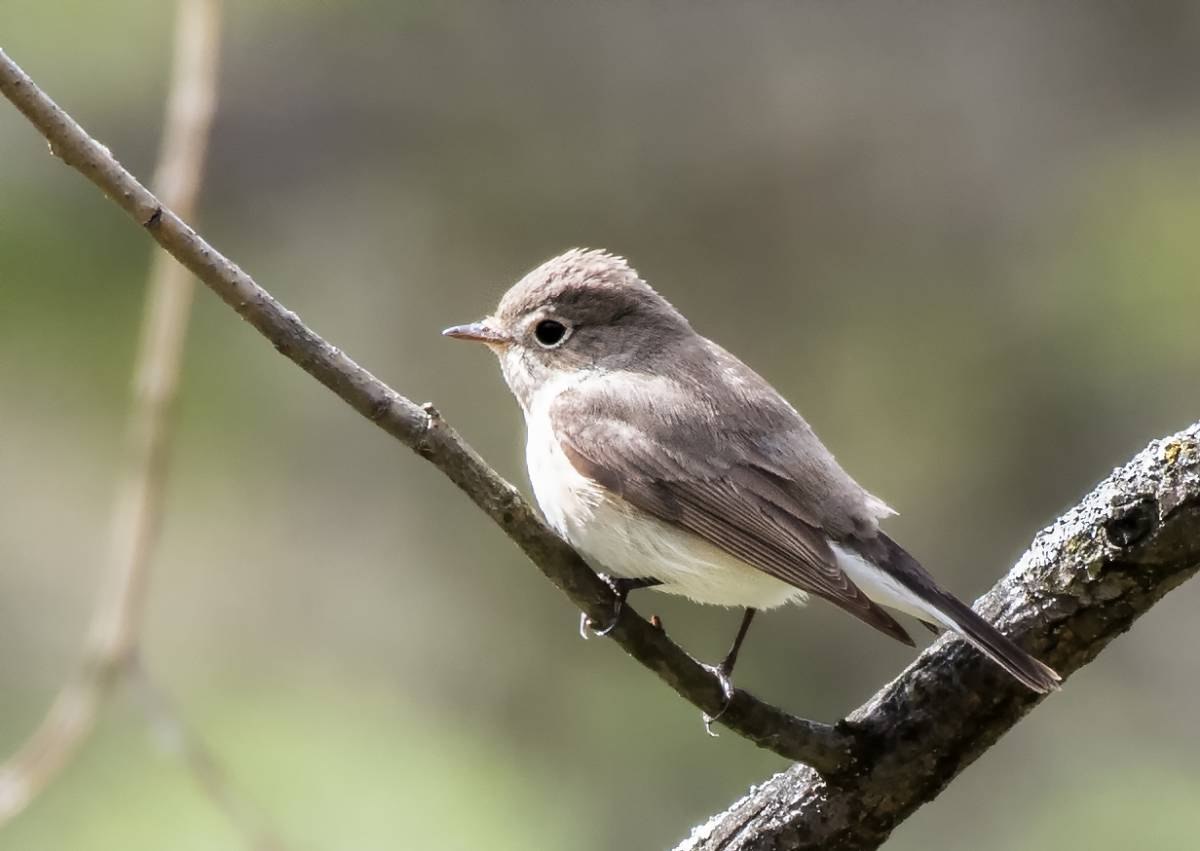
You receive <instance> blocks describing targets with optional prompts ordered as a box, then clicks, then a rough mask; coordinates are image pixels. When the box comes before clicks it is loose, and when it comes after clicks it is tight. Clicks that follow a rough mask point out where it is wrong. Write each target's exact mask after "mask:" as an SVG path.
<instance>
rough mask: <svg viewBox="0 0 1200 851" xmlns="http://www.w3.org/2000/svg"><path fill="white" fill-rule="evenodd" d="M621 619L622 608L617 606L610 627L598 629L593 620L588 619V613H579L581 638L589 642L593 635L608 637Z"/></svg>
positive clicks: (609, 623)
mask: <svg viewBox="0 0 1200 851" xmlns="http://www.w3.org/2000/svg"><path fill="white" fill-rule="evenodd" d="M620 617H621V607H620V605H618V606H617V610H616V612H614V613H613V616H612V620H611V621H609V622H608V626H606V627H603V628H602V629H596V627H595V625H594V624H592V619H591V618H589V617H588V614H587V612H580V613H579V637H580V638H582V639H583V640H584V641H587V640H588V639H589V638H591V637H592V636H593V635H595V636H598V637H600V638H603V637H604V636H606V635H608V634H609V633H610V632H612V631H613V629H614V628H615V627H616V625H617V620H618V619H619V618H620Z"/></svg>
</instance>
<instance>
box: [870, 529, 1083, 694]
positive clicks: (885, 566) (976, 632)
mask: <svg viewBox="0 0 1200 851" xmlns="http://www.w3.org/2000/svg"><path fill="white" fill-rule="evenodd" d="M875 541H876V542H877V546H879V545H881V546H880V549H879V550H878V551H876V552H875V553H872V555H874V556H875V557H876V558H875V559H874V564H873V567H875V569H876V570H879V571H881V572H882V573H884V574H886V576H887V577H888V579H887V580H885V581H884V582H883V583H882V587H881V590H883V591H884V592H885V593H888V594H890V596H892V597H893V598H894V600H893V601H889V600H886V599H879V600H878V601H879V602H882V603H883V604H884V605H892V606H894V607H896V608H900V609H901V610H903V611H907V612H909V613H910V614H913V615H916V616H917V617H918V618H920V619H921V620H923V621H926V622H934V623H936V624H937V625H939V626H943V627H945V628H946V629H949V630H950V631H951V632H955V633H957V634H959V635H961V636H962V637H963V638H965V639H966V640H967V641H969V642H970V643H971V644H973V645H975V647H977V648H979V650H980V651H982V652H983V653H984V654H985V655H986V656H987V657H988V658H989V659H992V660H993V661H994V662H995V663H996V664H998V665H999V666H1000V667H1002V668H1004V670H1006V671H1008V672H1009V673H1010V674H1012V675H1013V676H1014V677H1015V678H1016V679H1017V680H1019V681H1020V682H1021V683H1023V684H1024V685H1026V686H1027V687H1029V688H1031V689H1033V690H1034V691H1036V692H1038V693H1039V694H1046V693H1048V692H1052V691H1055V690H1057V689H1058V687H1059V685H1060V684H1061V683H1062V677H1060V676H1059V675H1058V674H1057V673H1056V672H1055V671H1054V669H1053V668H1051V667H1049V666H1048V665H1044V664H1042V663H1041V662H1039V661H1038V660H1037V659H1034V658H1033V657H1032V656H1030V655H1029V654H1028V653H1026V652H1025V651H1024V650H1022V649H1021V648H1020V647H1018V646H1017V645H1016V643H1015V642H1013V640H1012V639H1010V638H1008V637H1007V636H1005V635H1003V634H1002V633H1001V632H1000V631H999V630H997V629H996V628H995V627H994V626H992V625H991V624H990V623H988V622H987V621H986V620H984V619H983V618H982V617H981V616H980V615H979V614H978V613H976V611H975V610H974V609H972V608H971V607H970V606H968V605H967V604H966V603H964V602H962V601H961V600H959V599H958V598H957V597H955V596H953V595H952V594H949V593H947V592H946V591H943V590H942V589H941V588H939V587H938V585H937V583H936V582H934V580H933V577H931V576H930V575H929V574H928V573H927V572H926V571H925V569H924V568H923V567H921V565H920V563H919V562H918V561H917V560H916V559H914V558H913V557H912V556H911V555H909V554H908V552H906V551H905V550H904V548H903V547H901V546H900V545H899V544H897V543H896V542H895V541H893V540H892V539H891V538H889V537H888V536H887V535H885V534H883V533H882V532H881V533H879V535H878V536H877V538H876V539H875ZM856 581H859V580H858V579H856ZM860 584H861V582H860ZM863 590H866V591H867V593H868V595H869V596H873V595H871V592H870V590H868V588H866V587H864V589H863Z"/></svg>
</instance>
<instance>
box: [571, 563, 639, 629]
mask: <svg viewBox="0 0 1200 851" xmlns="http://www.w3.org/2000/svg"><path fill="white" fill-rule="evenodd" d="M596 575H597V576H599V577H600V578H601V579H602V580H604V584H605V585H607V586H608V587H609V588H611V589H612V592H613V594H614V595H615V596H616V598H617V602H616V605H615V606H613V613H612V619H611V620H610V621H609V622H608V626H606V627H603V628H601V629H596V625H595V624H593V623H592V619H591V618H590V617H588V614H587V612H580V613H579V636H580V638H582V639H583V640H584V641H587V640H588V639H589V638H591V637H592V636H593V635H595V636H599V637H600V638H603V637H604V636H606V635H608V634H609V633H610V632H612V631H613V629H615V628H616V626H617V621H619V620H620V619H621V609H623V608H624V607H625V594H626V593H628V592H622V590H621V589H620V588H619V587H618V586H617V583H616V582H614V581H613V579H612V577H610V576H609V575H608V574H606V573H598V574H596Z"/></svg>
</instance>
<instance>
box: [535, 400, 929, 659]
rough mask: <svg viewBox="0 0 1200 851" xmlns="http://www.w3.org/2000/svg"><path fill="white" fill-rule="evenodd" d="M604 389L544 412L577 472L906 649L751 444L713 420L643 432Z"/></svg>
mask: <svg viewBox="0 0 1200 851" xmlns="http://www.w3.org/2000/svg"><path fill="white" fill-rule="evenodd" d="M611 387H612V385H608V386H607V387H606V386H605V384H603V383H597V384H596V385H595V386H593V387H590V388H589V387H587V386H586V385H584V386H582V387H577V388H576V389H574V390H570V391H567V392H564V393H562V394H561V395H560V396H559V397H558V399H556V400H555V402H554V403H553V405H552V406H551V408H550V416H551V418H552V425H553V430H554V434H555V435H556V436H557V437H558V440H559V443H560V445H561V447H562V449H563V452H564V454H565V455H566V456H567V458H568V459H569V460H570V462H571V464H572V466H574V467H575V469H576V470H577V471H578V472H579V473H580V474H582V475H584V476H587V477H588V478H590V479H592V480H594V481H596V482H598V483H599V484H601V485H602V486H604V487H605V488H607V489H608V490H610V491H612V492H613V493H615V494H617V495H618V496H620V497H621V498H623V499H625V500H626V501H627V502H629V503H631V504H632V505H634V506H635V507H637V508H639V509H641V510H642V511H646V512H648V513H649V514H651V515H653V516H654V517H656V518H658V519H659V520H662V521H664V522H666V523H670V524H672V525H674V526H676V527H679V528H682V529H684V530H686V531H688V532H691V533H693V534H695V535H698V536H699V537H701V538H703V539H704V540H706V541H708V542H709V543H711V544H713V545H715V546H717V547H719V548H721V549H722V550H724V551H726V552H728V553H730V554H732V555H733V556H735V557H737V558H738V559H740V560H741V561H743V562H745V563H747V564H749V565H752V566H753V567H756V568H758V569H759V570H762V571H764V572H765V573H768V574H770V575H771V576H774V577H775V578H777V579H780V580H782V581H784V582H787V583H788V584H790V585H794V586H795V587H797V588H800V589H801V590H804V591H807V592H809V593H813V594H817V595H819V596H821V597H823V598H825V599H826V600H829V601H830V602H832V603H834V604H836V605H837V606H840V607H841V608H843V609H845V610H846V611H848V612H850V613H851V614H853V615H855V616H856V617H858V618H860V619H862V620H863V621H865V622H866V623H868V624H870V625H871V626H873V627H875V628H876V629H878V630H880V631H881V632H884V633H886V634H887V635H890V636H892V637H893V638H895V639H897V640H899V641H902V642H904V643H906V644H912V643H913V642H912V639H911V637H910V636H909V635H908V633H907V632H905V631H904V629H903V627H901V626H900V625H899V624H898V623H897V622H896V621H895V619H894V618H892V616H891V615H889V614H888V613H887V612H885V611H884V610H883V609H881V608H880V607H879V606H878V605H876V604H875V603H873V602H872V601H871V600H870V599H868V598H867V596H866V595H865V594H864V593H863V592H862V591H861V590H860V589H859V588H858V587H857V586H856V585H855V584H854V583H853V582H852V581H851V580H850V578H849V577H848V576H847V575H846V574H845V573H844V572H843V571H842V570H841V569H840V568H839V567H838V566H837V562H836V559H835V558H834V554H833V551H832V549H831V548H830V545H829V538H828V535H827V533H826V532H825V530H824V529H822V528H821V527H820V526H819V525H818V522H817V521H816V520H815V519H814V518H815V516H816V515H817V512H816V511H813V510H809V509H810V508H811V507H809V506H805V505H804V504H803V503H804V500H803V499H802V498H801V496H798V494H797V488H796V484H797V483H796V482H794V481H790V480H789V479H788V478H787V476H786V474H784V473H782V472H781V471H780V470H779V469H778V467H777V462H776V461H775V460H774V459H766V458H763V459H756V458H754V457H753V443H754V441H748V440H746V439H745V435H744V434H738V433H731V432H730V431H729V430H728V429H722V428H721V427H720V424H719V423H715V424H714V423H713V422H709V423H708V424H707V425H708V428H705V429H703V435H704V436H703V438H695V437H694V435H692V432H694V431H696V429H695V427H694V426H695V424H694V423H693V424H690V425H691V428H690V429H689V424H688V423H686V422H682V421H679V420H677V419H672V418H670V417H662V416H657V417H652V418H651V422H652V423H653V427H646V422H645V414H646V409H645V405H644V404H643V405H642V407H641V409H640V410H639V412H638V413H637V414H635V413H634V412H633V410H631V406H629V405H628V404H621V400H620V399H619V398H617V397H616V396H615V395H614V394H613V393H611ZM624 395H628V394H624ZM641 401H642V402H643V403H645V402H646V401H647V399H646V398H642V400H641ZM652 404H653V403H652ZM639 416H640V417H641V421H639ZM796 419H797V420H798V421H799V422H800V424H801V425H804V424H803V421H802V420H799V415H796ZM843 475H844V474H843ZM847 478H848V477H847ZM789 486H790V487H789ZM800 492H801V493H803V489H801V490H800Z"/></svg>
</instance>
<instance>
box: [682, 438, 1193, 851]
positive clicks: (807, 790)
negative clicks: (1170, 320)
mask: <svg viewBox="0 0 1200 851" xmlns="http://www.w3.org/2000/svg"><path fill="white" fill-rule="evenodd" d="M1198 568H1200V423H1197V424H1195V425H1193V426H1191V427H1190V428H1188V429H1187V430H1185V431H1182V432H1180V433H1179V434H1176V435H1174V436H1173V437H1169V438H1164V439H1162V440H1156V441H1154V442H1153V443H1151V444H1150V445H1149V446H1148V447H1147V448H1146V449H1145V450H1143V451H1142V452H1141V453H1139V454H1138V455H1137V456H1136V457H1135V458H1133V460H1131V461H1130V462H1129V463H1128V464H1126V465H1125V466H1124V467H1121V468H1119V469H1117V470H1115V471H1114V472H1113V474H1112V475H1111V476H1109V477H1108V478H1107V479H1105V480H1104V481H1103V482H1101V483H1100V484H1099V485H1098V486H1097V487H1096V488H1095V490H1093V491H1092V492H1091V493H1090V494H1088V495H1087V496H1086V497H1085V498H1084V499H1083V501H1082V502H1080V503H1079V504H1078V505H1077V506H1075V507H1074V508H1072V509H1071V510H1070V511H1068V512H1067V513H1066V514H1064V515H1063V516H1062V517H1061V518H1060V519H1059V520H1058V521H1057V522H1056V523H1055V524H1054V525H1053V526H1051V527H1049V528H1047V529H1045V530H1044V531H1042V532H1041V533H1040V534H1039V535H1038V536H1037V537H1036V538H1035V539H1034V541H1033V544H1032V545H1031V546H1030V548H1029V550H1028V551H1027V552H1026V553H1025V555H1024V556H1022V558H1021V560H1020V561H1019V562H1018V563H1017V565H1016V567H1014V568H1013V570H1012V571H1011V572H1010V573H1009V574H1008V575H1007V576H1005V577H1004V579H1002V580H1001V581H1000V582H999V583H997V585H996V586H995V587H994V588H993V589H992V590H991V591H990V592H988V594H987V595H986V596H984V597H983V599H982V600H981V601H980V602H979V605H978V606H977V607H976V608H977V609H978V610H979V611H980V613H981V614H983V615H984V616H985V617H986V618H987V619H988V620H989V621H991V622H992V623H994V624H996V625H997V626H999V627H1000V628H1001V629H1003V631H1004V632H1006V633H1007V634H1008V635H1010V636H1013V637H1014V638H1016V639H1017V640H1018V641H1019V642H1020V643H1021V644H1022V645H1024V646H1025V647H1027V648H1029V649H1031V650H1033V651H1034V652H1035V653H1036V654H1037V655H1038V656H1039V657H1040V658H1043V659H1048V660H1050V661H1052V662H1053V664H1054V667H1055V668H1057V669H1058V671H1059V672H1060V673H1062V674H1064V675H1066V674H1068V673H1070V672H1072V671H1075V670H1077V669H1079V668H1081V667H1083V666H1084V665H1086V664H1087V663H1088V662H1090V661H1091V660H1092V659H1094V658H1095V657H1096V655H1097V654H1099V653H1100V651H1101V650H1103V649H1104V647H1105V646H1106V645H1107V644H1108V643H1109V642H1110V641H1112V640H1113V639H1114V638H1116V637H1117V636H1118V635H1120V634H1121V633H1123V632H1125V630H1127V629H1129V627H1130V626H1131V625H1132V624H1133V622H1134V620H1136V619H1137V618H1138V616H1140V615H1141V614H1143V613H1144V612H1145V611H1146V610H1148V609H1149V608H1150V607H1151V606H1152V605H1154V603H1155V602H1157V601H1158V600H1159V599H1160V598H1161V597H1162V596H1163V595H1164V594H1166V593H1167V592H1168V591H1170V590H1171V589H1172V588H1175V587H1176V586H1178V585H1179V584H1180V583H1182V582H1183V581H1184V580H1185V579H1187V578H1188V577H1190V576H1192V575H1193V574H1194V573H1196V571H1197V569H1198ZM1035 702H1036V701H1035V699H1034V698H1033V697H1032V696H1031V695H1030V694H1029V693H1028V692H1023V691H1020V690H1019V689H1014V688H1011V687H1007V683H1006V682H1005V675H1004V674H1003V673H1002V672H1001V671H1000V669H999V668H997V667H995V666H994V665H991V664H989V663H987V662H986V661H984V660H983V657H982V656H981V655H979V654H978V653H975V652H973V651H972V650H970V649H968V648H967V646H966V644H965V643H964V642H962V641H958V640H956V639H952V638H943V639H942V640H940V641H938V642H937V643H936V644H934V645H933V646H932V647H930V648H929V649H928V650H927V651H926V652H925V653H924V654H923V655H922V656H921V657H920V658H919V659H917V661H916V662H914V663H913V664H912V665H911V666H910V667H909V668H908V670H907V671H905V672H904V673H903V674H902V675H901V676H900V677H898V678H897V679H896V680H895V681H893V682H892V683H890V684H888V685H887V686H885V687H884V688H883V689H882V690H881V691H880V692H879V693H878V694H876V695H875V696H874V697H873V698H871V699H870V700H869V701H868V702H867V703H866V704H864V705H863V706H862V707H860V708H859V709H858V710H857V711H855V712H854V713H853V714H852V715H850V716H849V718H848V719H847V721H846V722H845V724H846V726H847V728H849V729H851V730H852V731H853V733H854V736H855V739H856V742H857V745H856V751H857V753H858V754H859V755H860V759H859V765H858V768H857V770H856V771H855V772H854V773H853V774H850V775H846V776H841V777H838V778H834V779H822V778H821V777H819V776H818V775H817V773H816V772H815V771H813V770H812V769H809V768H806V767H804V766H795V767H793V768H791V769H789V770H788V771H786V772H783V773H782V774H778V775H776V776H775V777H773V778H772V779H771V780H769V781H768V782H767V783H765V784H763V785H762V786H760V787H758V788H756V789H752V790H751V791H750V793H749V794H748V795H746V796H745V797H744V798H742V799H741V800H739V801H737V802H736V803H735V804H733V806H732V807H730V808H729V809H728V810H727V811H725V812H723V813H719V814H717V815H716V816H714V817H713V818H712V819H710V820H709V821H708V822H707V823H706V824H704V825H701V826H700V827H698V828H696V829H695V830H694V831H693V832H692V835H691V837H690V838H689V839H688V840H686V841H685V842H683V843H682V844H681V845H679V846H678V848H677V849H676V851H749V850H750V849H780V851H782V849H788V851H801V849H805V850H806V851H807V849H813V851H815V850H816V849H821V850H822V851H840V849H860V848H876V847H878V846H879V845H880V844H881V843H882V842H883V841H884V840H885V839H887V837H888V834H889V833H891V831H892V830H893V828H895V827H896V825H898V824H899V823H900V822H901V821H903V820H904V819H905V818H907V817H908V816H909V815H911V814H912V813H913V812H914V811H915V810H916V809H917V808H918V807H919V806H921V805H922V804H924V803H925V802H927V801H931V800H933V798H934V797H936V796H937V794H938V793H939V792H941V790H942V789H944V788H945V787H946V785H947V784H948V783H949V782H950V781H951V780H952V779H953V778H954V777H955V775H957V774H958V772H960V771H961V770H962V769H963V768H965V767H966V766H967V765H969V764H970V763H971V762H973V761H974V760H975V759H976V758H977V757H978V756H979V755H980V754H982V753H983V752H984V751H985V750H987V749H988V748H989V747H991V746H992V745H993V744H995V742H996V741H997V740H998V739H999V738H1000V736H1002V735H1003V734H1004V733H1005V732H1006V731H1007V730H1008V729H1009V728H1010V727H1012V726H1013V725H1014V724H1016V723H1017V721H1019V720H1020V719H1021V717H1022V716H1023V715H1024V714H1025V713H1026V712H1028V711H1029V710H1030V709H1031V708H1032V707H1033V705H1034V703H1035Z"/></svg>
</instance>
